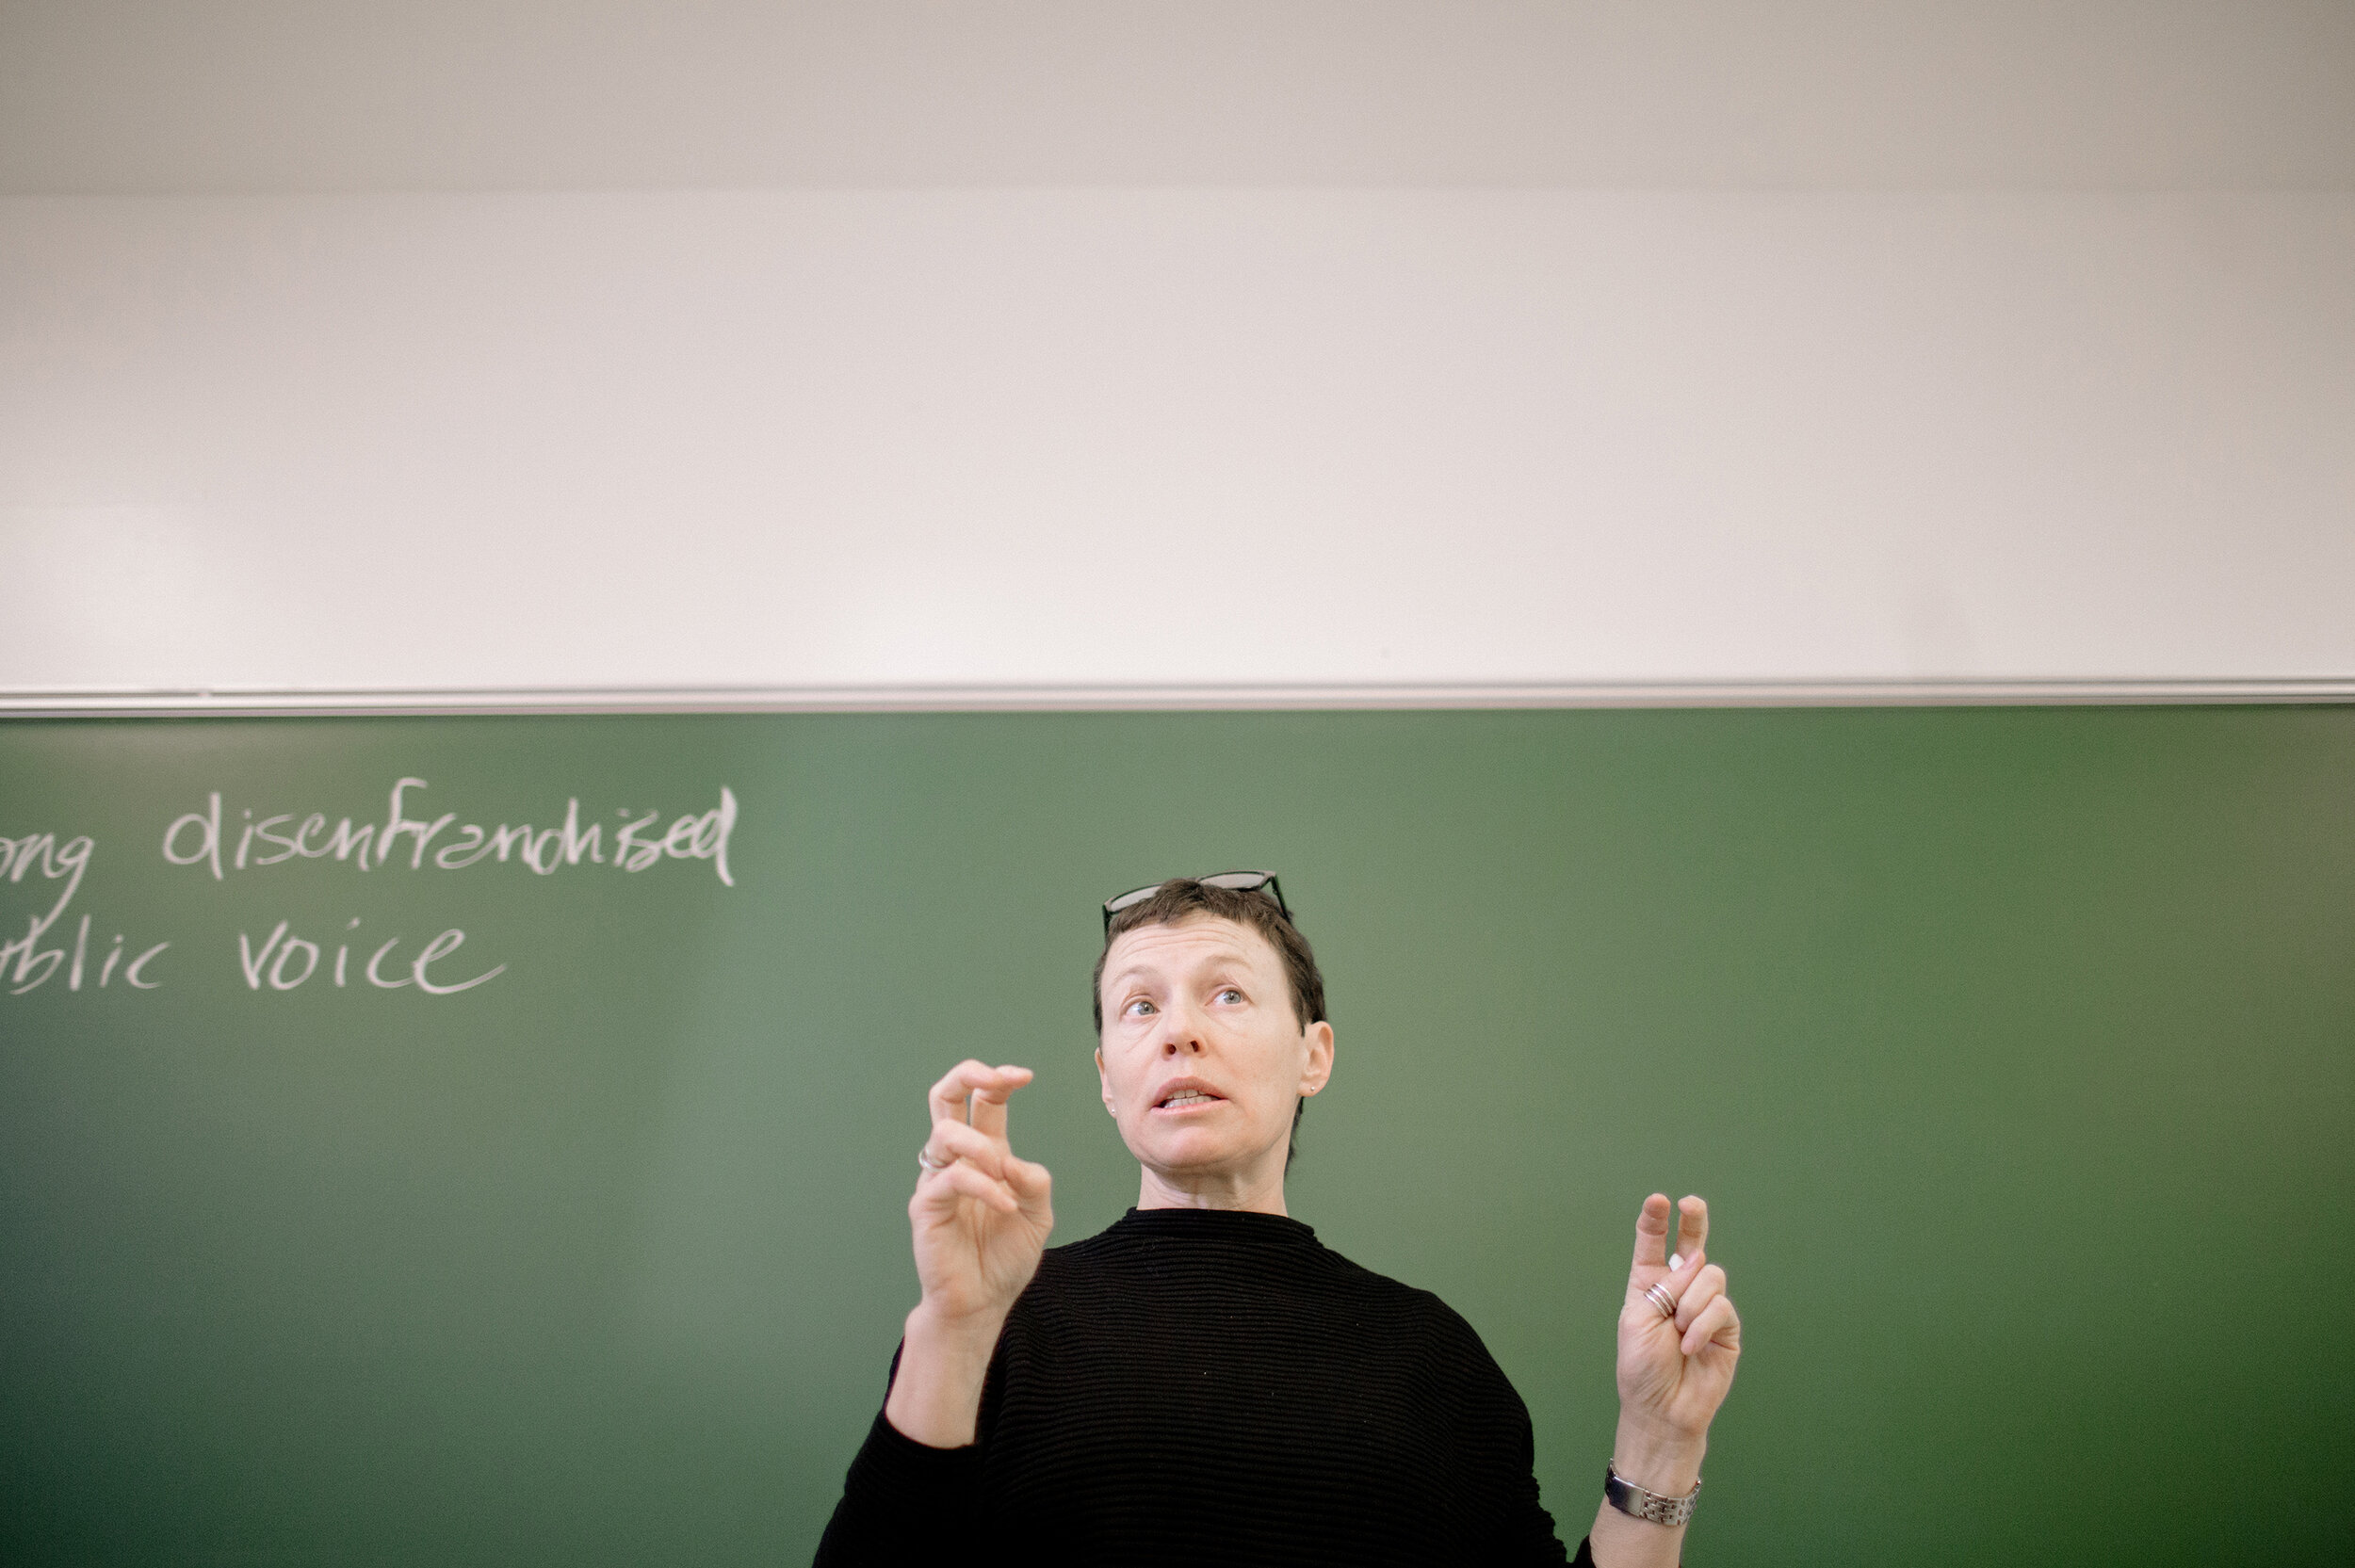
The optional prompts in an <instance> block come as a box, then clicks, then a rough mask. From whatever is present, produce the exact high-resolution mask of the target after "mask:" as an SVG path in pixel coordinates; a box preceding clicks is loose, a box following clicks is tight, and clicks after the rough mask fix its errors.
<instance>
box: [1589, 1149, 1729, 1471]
mask: <svg viewBox="0 0 2355 1568" xmlns="http://www.w3.org/2000/svg"><path fill="white" fill-rule="evenodd" d="M1708 1245H1709V1205H1708V1204H1705V1203H1703V1202H1701V1201H1700V1200H1699V1199H1698V1198H1686V1199H1684V1200H1682V1201H1681V1202H1680V1203H1679V1204H1677V1255H1676V1256H1675V1257H1674V1258H1671V1257H1670V1256H1669V1255H1668V1199H1667V1195H1666V1194H1665V1193H1660V1192H1655V1193H1653V1194H1652V1195H1651V1196H1650V1197H1649V1198H1647V1199H1645V1200H1644V1209H1643V1212H1642V1213H1641V1214H1639V1215H1638V1216H1636V1220H1635V1263H1634V1266H1633V1267H1632V1268H1631V1269H1629V1270H1628V1276H1627V1301H1626V1302H1625V1303H1624V1304H1623V1305H1622V1306H1621V1307H1620V1308H1619V1420H1620V1423H1621V1425H1622V1427H1625V1426H1627V1425H1628V1424H1630V1423H1634V1424H1636V1425H1637V1426H1640V1427H1642V1428H1644V1429H1647V1430H1648V1431H1650V1432H1653V1433H1656V1434H1657V1436H1658V1437H1660V1438H1662V1439H1665V1440H1668V1441H1681V1442H1687V1443H1691V1442H1697V1441H1699V1440H1700V1439H1701V1438H1703V1437H1704V1436H1705V1435H1706V1434H1707V1433H1708V1431H1709V1422H1710V1418H1711V1417H1712V1416H1714V1415H1715V1414H1717V1407H1718V1406H1719V1405H1721V1404H1723V1403H1724V1402H1725V1398H1726V1390H1727V1389H1729V1388H1730V1387H1732V1386H1733V1364H1734V1362H1735V1361H1736V1360H1738V1359H1739V1358H1740V1356H1741V1354H1742V1319H1741V1318H1740V1317H1738V1316H1736V1315H1735V1313H1734V1310H1733V1298H1732V1297H1730V1296H1729V1295H1727V1294H1726V1271H1725V1270H1724V1269H1720V1268H1718V1267H1717V1266H1716V1265H1715V1264H1713V1263H1711V1262H1710V1261H1709V1255H1708V1250H1707V1249H1708ZM1672 1265H1673V1267H1671V1266H1672ZM1648 1292H1649V1294H1648ZM1664 1297H1665V1300H1667V1301H1671V1302H1673V1303H1674V1304H1675V1308H1676V1310H1675V1313H1674V1315H1673V1316H1670V1315H1669V1314H1666V1313H1664V1312H1662V1311H1661V1309H1660V1307H1659V1305H1658V1304H1657V1301H1658V1299H1660V1298H1664ZM1623 1457H1624V1456H1623ZM1628 1479H1631V1480H1635V1479H1637V1478H1635V1477H1633V1476H1630V1477H1629V1478H1628ZM1639 1484H1641V1483H1640V1482H1639Z"/></svg>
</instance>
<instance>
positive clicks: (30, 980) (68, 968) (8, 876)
mask: <svg viewBox="0 0 2355 1568" xmlns="http://www.w3.org/2000/svg"><path fill="white" fill-rule="evenodd" d="M97 848H98V846H97V842H96V841H95V840H94V839H92V838H91V837H90V836H89V834H88V833H84V834H82V835H80V836H79V837H75V838H70V839H67V840H66V841H65V842H64V843H63V844H60V843H58V842H57V834H55V833H26V834H25V835H24V837H22V838H0V881H7V882H8V883H9V884H10V885H11V886H13V885H15V884H17V883H20V882H22V881H24V876H25V873H26V872H28V871H31V870H33V869H34V868H35V867H37V866H38V867H39V868H40V871H41V876H42V877H43V878H44V879H46V880H48V881H62V882H64V883H65V891H64V892H63V893H61V894H59V895H58V896H57V902H56V903H54V904H52V905H50V906H49V913H47V914H35V915H31V916H28V922H29V924H28V926H27V929H26V930H25V932H24V935H23V936H20V937H15V938H11V939H10V940H8V941H7V942H0V984H5V985H7V986H8V992H9V994H10V995H14V996H22V995H24V994H25V993H26V992H28V991H31V990H33V989H35V988H36V987H38V986H41V985H43V984H45V983H47V981H48V980H49V979H50V978H52V977H54V976H55V975H56V974H57V972H58V970H60V969H63V970H64V971H65V976H66V989H67V990H69V991H79V990H81V989H82V982H83V979H84V978H85V977H86V976H88V974H89V965H90V962H91V961H90V951H89V922H90V917H89V915H87V914H85V915H84V916H82V921H81V926H80V929H77V930H76V931H75V932H74V936H73V949H72V953H71V962H69V956H68V950H67V949H66V948H65V947H64V946H56V947H43V946H41V938H42V937H43V936H45V935H47V934H48V931H49V929H50V928H51V927H52V926H55V925H56V924H57V920H58V918H59V917H60V916H61V915H63V914H64V913H65V910H66V906H67V905H68V904H70V903H72V902H73V895H74V894H75V893H76V892H77V891H79V890H80V888H81V885H82V875H83V873H84V872H86V871H88V870H89V862H90V856H91V855H92V854H93V853H95V852H96V850H97ZM169 946H171V943H169V942H158V943H156V944H155V946H153V947H150V948H148V949H147V950H146V951H144V952H142V953H140V954H138V956H137V957H135V958H133V959H132V960H131V962H130V963H129V964H128V965H127V966H125V965H124V964H123V962H122V959H123V954H124V952H125V950H126V949H125V948H124V946H123V938H122V935H121V933H117V934H116V936H115V939H114V946H113V948H112V950H111V951H109V952H108V953H107V954H106V957H105V958H103V959H101V960H99V961H98V978H97V981H96V983H97V984H98V985H99V986H101V987H105V986H108V985H112V984H113V983H114V979H115V971H116V970H117V969H118V968H121V969H122V978H123V981H124V983H126V984H128V985H131V986H133V987H136V988H137V989H138V990H140V991H153V990H154V989H155V988H156V987H157V986H159V985H161V984H162V983H163V982H162V981H161V980H151V979H149V978H146V969H147V965H148V964H149V962H151V961H153V960H154V957H155V955H156V954H158V953H160V952H162V951H163V950H164V949H165V948H167V947H169ZM10 961H14V962H10Z"/></svg>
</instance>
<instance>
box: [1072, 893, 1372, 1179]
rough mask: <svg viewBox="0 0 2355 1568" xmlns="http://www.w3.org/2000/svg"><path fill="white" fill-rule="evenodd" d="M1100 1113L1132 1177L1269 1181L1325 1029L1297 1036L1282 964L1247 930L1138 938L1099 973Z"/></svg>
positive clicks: (1192, 923)
mask: <svg viewBox="0 0 2355 1568" xmlns="http://www.w3.org/2000/svg"><path fill="white" fill-rule="evenodd" d="M1102 1001H1103V1004H1104V1033H1103V1036H1102V1038H1101V1040H1100V1041H1099V1042H1098V1043H1097V1046H1096V1070H1097V1072H1098V1073H1099V1074H1100V1075H1102V1078H1103V1083H1104V1104H1105V1105H1106V1106H1107V1107H1110V1109H1111V1110H1112V1113H1113V1117H1114V1118H1115V1119H1117V1120H1118V1122H1119V1123H1120V1136H1121V1138H1122V1139H1123V1140H1126V1141H1127V1143H1128V1145H1129V1152H1130V1153H1131V1154H1133V1155H1135V1156H1137V1159H1138V1161H1139V1162H1140V1163H1142V1164H1143V1165H1145V1167H1146V1168H1147V1169H1148V1170H1150V1171H1152V1172H1156V1173H1157V1174H1159V1175H1161V1177H1162V1178H1164V1179H1165V1180H1167V1181H1169V1182H1171V1183H1173V1184H1175V1185H1177V1186H1178V1187H1181V1188H1188V1189H1194V1190H1206V1191H1207V1188H1208V1187H1211V1186H1221V1185H1231V1184H1237V1183H1243V1184H1248V1183H1251V1182H1254V1181H1262V1180H1264V1179H1266V1177H1267V1175H1268V1173H1269V1172H1268V1167H1269V1165H1270V1162H1271V1161H1273V1165H1274V1175H1275V1179H1276V1180H1277V1181H1279V1182H1280V1180H1281V1178H1282V1174H1283V1162H1284V1150H1285V1147H1286V1145H1287V1142H1288V1140H1290V1137H1291V1123H1292V1108H1293V1107H1294V1105H1295V1104H1296V1103H1297V1102H1298V1100H1299V1098H1300V1096H1302V1095H1304V1094H1314V1093H1315V1092H1316V1091H1318V1090H1320V1089H1323V1088H1324V1082H1325V1079H1326V1078H1327V1077H1329V1076H1330V1075H1332V1071H1333V1028H1332V1026H1331V1025H1329V1024H1325V1023H1322V1022H1319V1023H1315V1024H1311V1025H1309V1026H1307V1027H1306V1028H1303V1027H1302V1026H1301V1024H1300V1021H1299V1019H1298V1018H1296V1017H1295V1016H1294V1015H1293V1013H1292V998H1291V984H1290V982H1289V981H1288V980H1287V979H1286V978H1285V974H1284V962H1283V960H1282V958H1281V957H1279V956H1278V955H1277V953H1276V951H1275V946H1274V945H1272V944H1271V943H1270V942H1269V941H1268V940H1267V938H1265V937H1263V936H1261V935H1260V934H1259V932H1258V931H1256V930H1253V929H1250V928H1249V927H1247V926H1240V925H1237V924H1235V923H1234V922H1233V921H1231V920H1222V919H1219V918H1217V917H1215V916H1211V915H1197V916H1195V917H1194V918H1193V919H1189V920H1185V921H1182V922H1180V923H1178V924H1177V925H1174V926H1140V927H1139V928H1137V929H1135V930H1132V931H1128V932H1125V933H1124V934H1123V935H1122V936H1121V937H1120V939H1119V940H1118V941H1116V942H1114V943H1113V948H1112V951H1111V953H1109V954H1108V955H1106V957H1105V960H1104V990H1103V996H1102Z"/></svg>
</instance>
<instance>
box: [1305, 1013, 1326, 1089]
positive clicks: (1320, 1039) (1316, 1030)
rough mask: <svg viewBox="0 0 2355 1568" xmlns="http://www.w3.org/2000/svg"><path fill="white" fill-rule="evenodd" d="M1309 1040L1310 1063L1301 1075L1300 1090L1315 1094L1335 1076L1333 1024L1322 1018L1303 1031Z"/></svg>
mask: <svg viewBox="0 0 2355 1568" xmlns="http://www.w3.org/2000/svg"><path fill="white" fill-rule="evenodd" d="M1301 1032H1302V1033H1303V1034H1304V1035H1306V1036H1307V1041H1308V1063H1307V1067H1306V1068H1305V1069H1304V1070H1303V1071H1302V1072H1301V1075H1300V1092H1301V1093H1302V1094H1303V1095H1304V1096H1305V1095H1309V1094H1314V1093H1315V1092H1317V1091H1319V1090H1321V1089H1323V1088H1324V1086H1325V1084H1327V1083H1328V1082H1330V1081H1331V1079H1332V1076H1333V1026H1332V1025H1330V1024H1328V1023H1326V1022H1325V1021H1324V1019H1322V1018H1320V1019H1318V1020H1317V1021H1316V1022H1315V1023H1313V1024H1311V1025H1309V1026H1307V1028H1306V1029H1304V1030H1303V1031H1301Z"/></svg>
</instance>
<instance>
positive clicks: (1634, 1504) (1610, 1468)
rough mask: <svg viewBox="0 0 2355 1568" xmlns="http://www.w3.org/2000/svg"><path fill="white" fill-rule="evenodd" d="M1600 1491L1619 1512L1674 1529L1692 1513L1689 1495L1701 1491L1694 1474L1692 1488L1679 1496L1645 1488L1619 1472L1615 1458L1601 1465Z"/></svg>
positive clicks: (1697, 1493)
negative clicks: (1665, 1495)
mask: <svg viewBox="0 0 2355 1568" xmlns="http://www.w3.org/2000/svg"><path fill="white" fill-rule="evenodd" d="M1602 1495H1603V1496H1604V1497H1605V1498H1607V1499H1609V1501H1610V1503H1611V1506H1612V1507H1613V1508H1616V1509H1617V1510H1618V1511H1620V1512H1621V1513H1624V1514H1627V1515H1629V1516H1631V1517H1632V1518H1636V1519H1649V1520H1650V1521H1651V1522H1652V1523H1653V1524H1655V1525H1665V1526H1667V1527H1668V1528H1671V1529H1674V1528H1676V1527H1677V1526H1679V1525H1681V1524H1683V1523H1684V1522H1685V1521H1686V1520H1688V1519H1690V1518H1692V1517H1693V1499H1694V1498H1696V1497H1697V1496H1699V1495H1701V1483H1700V1479H1699V1478H1698V1477H1696V1478H1694V1480H1693V1490H1692V1491H1690V1492H1687V1493H1686V1494H1685V1495H1683V1496H1681V1497H1664V1496H1662V1495H1660V1494H1659V1493H1657V1492H1647V1491H1645V1490H1644V1489H1643V1488H1642V1487H1640V1486H1638V1485H1636V1484H1635V1483H1634V1482H1633V1481H1632V1480H1629V1479H1626V1478H1625V1477H1624V1476H1621V1475H1620V1474H1619V1465H1618V1462H1617V1461H1616V1460H1614V1461H1613V1462H1612V1463H1609V1464H1606V1465H1604V1466H1603V1467H1602Z"/></svg>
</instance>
